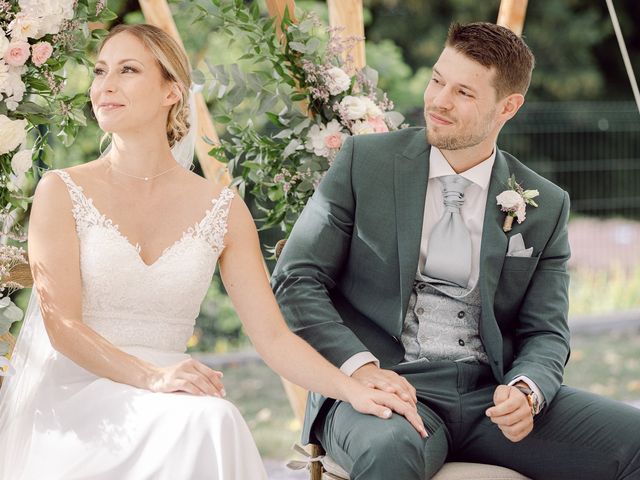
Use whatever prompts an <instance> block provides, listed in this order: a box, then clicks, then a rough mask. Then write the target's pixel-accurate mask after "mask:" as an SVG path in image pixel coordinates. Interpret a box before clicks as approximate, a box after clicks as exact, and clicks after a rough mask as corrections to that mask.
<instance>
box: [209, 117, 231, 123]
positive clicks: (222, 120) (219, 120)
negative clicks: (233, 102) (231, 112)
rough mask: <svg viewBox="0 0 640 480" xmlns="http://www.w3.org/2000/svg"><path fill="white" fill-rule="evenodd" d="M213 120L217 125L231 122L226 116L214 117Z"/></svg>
mask: <svg viewBox="0 0 640 480" xmlns="http://www.w3.org/2000/svg"><path fill="white" fill-rule="evenodd" d="M213 119H214V120H215V121H216V122H218V123H223V124H224V123H229V122H230V121H231V117H229V116H228V115H216V116H214V117H213Z"/></svg>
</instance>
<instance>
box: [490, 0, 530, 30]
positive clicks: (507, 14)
mask: <svg viewBox="0 0 640 480" xmlns="http://www.w3.org/2000/svg"><path fill="white" fill-rule="evenodd" d="M527 2H528V0H502V1H501V2H500V10H499V11H498V20H497V21H496V23H497V24H498V25H500V26H502V27H506V28H508V29H509V30H511V31H512V32H513V33H515V34H516V35H518V36H520V35H522V30H523V28H524V19H525V16H526V14H527Z"/></svg>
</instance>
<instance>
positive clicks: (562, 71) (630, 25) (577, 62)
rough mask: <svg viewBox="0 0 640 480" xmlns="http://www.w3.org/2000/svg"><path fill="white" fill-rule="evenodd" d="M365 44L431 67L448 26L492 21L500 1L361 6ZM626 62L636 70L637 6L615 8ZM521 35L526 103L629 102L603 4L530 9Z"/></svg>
mask: <svg viewBox="0 0 640 480" xmlns="http://www.w3.org/2000/svg"><path fill="white" fill-rule="evenodd" d="M365 5H366V6H367V7H368V8H369V9H370V11H371V15H370V17H369V18H371V22H370V24H369V25H367V28H366V35H367V40H368V41H369V42H370V43H373V44H376V43H378V42H382V41H389V40H391V41H393V42H395V44H397V45H398V46H399V47H400V49H401V51H402V52H403V54H404V59H405V60H406V62H407V63H408V64H409V65H410V66H411V68H412V69H413V71H414V72H415V71H418V70H419V69H420V68H421V67H430V66H431V65H433V63H434V62H435V61H436V59H437V57H438V55H439V54H440V51H441V49H442V45H443V43H444V40H445V38H446V32H447V27H448V26H449V24H450V23H451V22H453V21H457V22H463V23H464V22H470V21H489V22H494V21H495V20H496V18H497V14H498V8H499V6H500V1H499V0H490V1H485V2H477V1H475V0H447V1H428V0H427V1H425V0H365ZM616 9H617V12H618V16H619V17H620V23H621V26H622V30H623V32H624V34H625V39H626V41H627V48H628V49H629V53H630V55H631V57H632V62H633V63H634V65H636V66H640V27H639V26H638V23H637V21H636V22H634V21H633V19H638V18H640V2H637V1H636V0H620V1H617V2H616ZM523 35H524V37H525V39H526V41H527V42H528V44H529V45H530V46H531V48H532V50H533V52H534V54H535V55H536V59H537V66H536V71H535V74H534V77H533V81H532V87H531V91H530V93H529V100H575V99H581V100H595V99H603V98H606V99H609V100H611V99H621V98H622V99H629V98H630V97H631V88H630V86H629V82H628V79H627V76H626V73H625V71H624V67H623V64H622V60H621V56H620V52H619V50H618V45H617V43H616V40H615V36H614V34H613V28H612V26H611V21H610V19H609V14H608V12H607V8H606V5H605V3H604V1H601V0H565V1H562V2H529V6H528V9H527V18H526V21H525V26H524V32H523Z"/></svg>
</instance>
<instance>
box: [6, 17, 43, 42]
mask: <svg viewBox="0 0 640 480" xmlns="http://www.w3.org/2000/svg"><path fill="white" fill-rule="evenodd" d="M40 26H41V25H40V22H39V21H38V18H37V13H36V12H33V13H32V14H29V13H27V12H24V11H22V12H20V13H18V14H17V15H16V18H14V19H13V21H12V22H11V23H10V24H9V28H8V30H9V31H10V32H11V38H12V39H13V40H22V41H25V42H26V41H27V39H29V38H39V37H38V33H39V31H40Z"/></svg>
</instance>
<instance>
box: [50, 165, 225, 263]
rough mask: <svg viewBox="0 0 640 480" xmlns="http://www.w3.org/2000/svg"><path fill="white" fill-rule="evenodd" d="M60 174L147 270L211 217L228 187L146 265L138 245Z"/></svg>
mask: <svg viewBox="0 0 640 480" xmlns="http://www.w3.org/2000/svg"><path fill="white" fill-rule="evenodd" d="M60 171H61V172H62V173H64V174H65V175H66V176H67V178H68V179H69V181H70V182H71V184H72V185H73V186H74V187H75V188H76V189H77V190H78V193H79V194H80V195H81V196H82V198H83V199H84V200H85V201H86V203H87V204H89V205H90V206H91V208H93V210H94V212H95V213H96V214H97V215H99V216H100V217H101V218H102V219H103V220H104V222H103V224H104V227H105V228H108V229H110V230H111V231H113V232H114V233H116V235H117V236H118V237H119V238H120V239H121V240H123V241H124V243H126V244H127V245H128V246H129V247H130V248H131V249H133V251H134V252H135V253H136V257H137V258H138V260H139V261H140V263H142V265H144V266H145V267H147V268H152V267H154V266H155V265H156V264H158V262H160V261H161V260H162V259H163V258H164V257H165V256H166V255H167V254H168V253H169V252H170V251H171V250H173V249H174V248H176V247H177V246H178V245H179V244H180V243H182V242H183V241H184V240H185V239H186V238H188V237H189V236H192V235H193V233H194V232H195V231H196V230H197V229H198V227H201V226H202V224H203V223H204V222H205V221H206V220H207V219H208V218H209V215H211V213H212V212H213V211H214V210H215V207H216V205H217V204H218V202H219V201H220V200H221V199H222V196H223V194H224V192H225V190H228V189H229V187H224V188H223V189H222V190H221V191H220V193H219V194H218V196H217V197H214V198H212V199H211V207H210V208H208V209H207V210H206V211H205V212H204V215H203V216H202V217H201V218H200V220H197V221H196V222H195V223H194V224H193V225H191V226H189V227H187V228H186V229H185V230H183V231H182V233H181V234H180V236H179V237H178V238H177V239H176V240H175V241H173V242H172V243H171V244H169V245H168V246H167V247H166V248H164V249H163V250H162V252H161V253H160V255H159V256H158V257H157V258H156V259H155V260H154V261H153V262H151V263H147V262H145V261H144V258H142V255H141V254H140V252H141V248H140V244H139V243H136V244H135V245H134V244H133V243H132V242H131V240H129V237H128V236H127V235H125V234H123V233H122V232H121V231H120V228H119V226H118V224H117V223H115V222H114V221H113V219H112V218H111V217H109V216H107V215H106V214H104V213H102V212H101V211H100V209H99V208H98V207H97V206H96V205H95V204H94V202H93V199H92V198H91V197H88V196H87V195H86V194H85V193H84V188H83V187H81V186H80V185H78V184H77V183H76V181H75V180H74V179H73V178H72V177H71V175H69V173H68V172H65V171H63V170H60Z"/></svg>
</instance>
